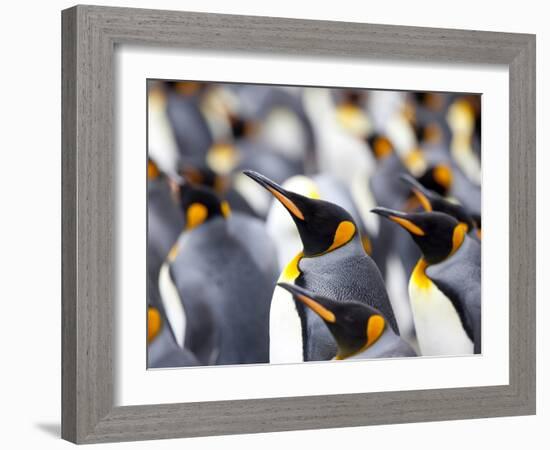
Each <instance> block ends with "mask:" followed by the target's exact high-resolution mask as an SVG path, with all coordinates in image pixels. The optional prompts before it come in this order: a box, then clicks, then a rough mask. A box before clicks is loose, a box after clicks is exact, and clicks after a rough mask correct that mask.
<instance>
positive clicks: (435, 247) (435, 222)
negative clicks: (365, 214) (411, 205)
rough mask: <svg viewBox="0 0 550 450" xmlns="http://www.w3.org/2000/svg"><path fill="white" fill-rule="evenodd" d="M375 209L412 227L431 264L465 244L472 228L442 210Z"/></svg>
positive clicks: (405, 226) (397, 221)
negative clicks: (414, 211)
mask: <svg viewBox="0 0 550 450" xmlns="http://www.w3.org/2000/svg"><path fill="white" fill-rule="evenodd" d="M371 212H373V213H375V214H378V215H380V216H382V217H386V218H388V219H390V220H391V221H393V222H395V223H397V224H398V225H400V226H401V227H402V228H404V229H405V230H406V231H408V232H409V234H410V235H411V237H412V238H413V240H414V241H415V242H416V244H417V245H418V247H419V248H420V251H421V252H422V256H423V258H424V260H425V261H426V262H427V263H428V264H437V263H439V262H441V261H443V260H444V259H446V258H447V257H448V256H450V255H452V254H453V253H454V252H455V251H456V250H457V249H458V248H459V247H460V246H461V245H462V242H463V241H464V236H465V234H466V232H467V229H468V227H467V225H466V224H463V223H459V222H458V220H456V219H455V218H454V217H452V216H449V215H448V214H445V213H442V212H435V211H434V212H421V213H403V212H400V211H395V210H392V209H388V208H380V207H378V208H374V209H373V210H371Z"/></svg>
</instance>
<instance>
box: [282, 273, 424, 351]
mask: <svg viewBox="0 0 550 450" xmlns="http://www.w3.org/2000/svg"><path fill="white" fill-rule="evenodd" d="M278 286H280V287H282V288H283V289H286V290H287V291H289V292H290V293H291V294H292V295H293V296H294V299H296V300H298V301H299V302H301V303H303V304H304V305H305V306H307V307H308V308H309V309H311V310H312V311H313V312H315V313H316V314H317V315H318V316H319V317H320V318H321V319H323V321H324V322H325V324H326V326H327V327H328V329H329V331H330V333H331V334H332V336H333V337H334V340H335V341H336V344H337V346H338V353H337V354H336V356H335V357H334V359H336V360H343V359H369V358H399V357H409V356H417V354H416V352H415V351H414V350H413V349H412V347H411V346H410V345H409V344H407V343H406V342H405V341H404V340H403V339H401V338H400V337H399V336H398V335H397V334H395V333H394V332H393V330H392V329H391V328H390V327H389V326H388V323H387V321H386V319H385V318H384V316H382V314H380V312H379V311H377V310H376V309H375V308H373V307H371V306H369V305H367V304H365V303H361V302H356V301H347V302H338V301H336V300H332V299H330V298H327V297H323V296H319V295H316V294H314V293H313V292H311V291H308V290H306V289H303V288H301V287H299V286H296V285H295V284H288V283H279V284H278Z"/></svg>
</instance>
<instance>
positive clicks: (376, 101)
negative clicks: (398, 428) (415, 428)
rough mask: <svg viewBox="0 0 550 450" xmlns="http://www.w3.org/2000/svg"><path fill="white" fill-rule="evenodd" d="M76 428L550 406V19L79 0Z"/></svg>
mask: <svg viewBox="0 0 550 450" xmlns="http://www.w3.org/2000/svg"><path fill="white" fill-rule="evenodd" d="M62 31H63V46H62V82H63V89H62V93H63V99H62V102H63V105H62V107H63V108H62V122H63V130H62V131H63V133H62V145H63V149H62V164H63V167H62V173H63V180H62V192H63V198H62V202H63V219H62V224H63V248H62V269H63V280H62V286H63V289H62V294H63V295H62V297H63V298H62V312H63V315H62V327H63V331H62V356H63V358H62V359H63V367H62V436H63V438H65V439H67V440H70V441H72V442H76V443H94V442H112V441H125V440H141V439H160V438H176V437H191V436H208V435H221V434H235V433H258V432H270V431H284V430H299V429H314V428H329V427H330V428H334V427H349V426H362V425H374V424H389V423H403V422H419V421H430V420H452V419H465V418H480V417H493V416H510V415H526V414H534V413H535V392H536V384H535V214H536V211H535V37H534V36H533V35H526V34H510V33H492V32H482V31H466V30H448V29H435V28H415V27H403V26H391V25H371V24H359V23H343V22H326V21H307V20H296V19H280V18H269V17H248V16H231V15H218V14H203V13H188V12H177V11H156V10H142V9H127V8H109V7H99V6H75V7H73V8H70V9H67V10H65V11H63V12H62Z"/></svg>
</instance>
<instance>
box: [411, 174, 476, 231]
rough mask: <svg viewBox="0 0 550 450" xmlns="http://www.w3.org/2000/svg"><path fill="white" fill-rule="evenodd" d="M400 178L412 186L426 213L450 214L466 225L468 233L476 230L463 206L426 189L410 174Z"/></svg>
mask: <svg viewBox="0 0 550 450" xmlns="http://www.w3.org/2000/svg"><path fill="white" fill-rule="evenodd" d="M400 178H401V180H403V181H404V182H405V183H407V184H408V185H409V186H410V188H411V190H412V192H413V193H414V195H415V196H416V198H417V199H418V201H419V202H420V204H421V205H422V207H423V208H424V210H425V211H427V212H431V211H438V212H442V213H445V214H448V215H449V216H452V217H454V218H455V219H456V220H458V222H459V223H463V224H465V225H466V226H467V227H468V232H470V231H471V230H473V229H474V227H475V223H474V220H473V218H472V217H471V216H470V214H468V212H467V211H466V209H465V208H464V207H463V206H462V205H460V204H457V203H452V202H450V201H449V200H447V199H445V198H444V197H442V196H441V195H439V194H438V193H437V192H435V191H432V190H430V189H426V188H425V187H424V186H422V184H420V183H419V182H418V181H417V180H415V179H414V178H413V177H412V176H410V175H408V174H402V175H401V176H400Z"/></svg>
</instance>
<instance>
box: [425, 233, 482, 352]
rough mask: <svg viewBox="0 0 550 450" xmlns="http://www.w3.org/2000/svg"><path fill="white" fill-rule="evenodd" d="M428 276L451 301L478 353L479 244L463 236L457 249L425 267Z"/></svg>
mask: <svg viewBox="0 0 550 450" xmlns="http://www.w3.org/2000/svg"><path fill="white" fill-rule="evenodd" d="M426 274H427V275H428V277H429V278H430V279H431V280H432V281H433V282H434V283H435V284H436V286H437V287H438V288H439V290H440V291H441V292H443V293H444V294H445V295H446V296H447V297H448V298H449V299H450V300H451V301H452V302H453V305H454V307H455V309H456V310H457V312H458V314H459V316H460V319H461V321H462V326H463V327H464V330H465V331H466V333H467V334H468V336H469V337H470V339H472V341H473V342H474V352H475V353H481V246H480V245H479V243H478V242H477V241H475V240H474V239H471V238H469V237H468V236H466V238H465V240H464V243H463V244H462V246H461V247H460V248H459V249H458V250H457V252H456V253H455V254H454V255H453V256H451V257H450V258H448V259H447V260H445V261H443V262H442V263H439V264H435V265H433V266H430V267H428V269H427V270H426Z"/></svg>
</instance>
